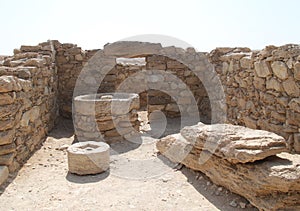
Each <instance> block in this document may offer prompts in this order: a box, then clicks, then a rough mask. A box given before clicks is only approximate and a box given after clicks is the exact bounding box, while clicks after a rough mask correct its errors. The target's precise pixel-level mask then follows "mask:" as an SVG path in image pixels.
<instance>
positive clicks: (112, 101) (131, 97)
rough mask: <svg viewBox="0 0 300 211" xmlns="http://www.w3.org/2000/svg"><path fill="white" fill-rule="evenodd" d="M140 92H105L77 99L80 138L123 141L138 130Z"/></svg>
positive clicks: (76, 130) (75, 124)
mask: <svg viewBox="0 0 300 211" xmlns="http://www.w3.org/2000/svg"><path fill="white" fill-rule="evenodd" d="M139 107H140V104H139V95H138V94H130V93H102V94H97V95H81V96H77V97H75V99H74V126H75V135H76V137H77V139H78V140H79V141H89V140H90V139H91V138H92V139H94V140H95V141H104V142H108V143H112V142H114V141H121V140H123V139H125V137H128V136H130V135H134V134H135V133H137V132H139V126H140V123H139V121H138V115H137V109H139Z"/></svg>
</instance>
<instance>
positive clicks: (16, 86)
mask: <svg viewBox="0 0 300 211" xmlns="http://www.w3.org/2000/svg"><path fill="white" fill-rule="evenodd" d="M21 89H22V87H21V85H20V83H19V81H18V79H17V78H16V77H14V76H0V92H11V91H20V90H21Z"/></svg>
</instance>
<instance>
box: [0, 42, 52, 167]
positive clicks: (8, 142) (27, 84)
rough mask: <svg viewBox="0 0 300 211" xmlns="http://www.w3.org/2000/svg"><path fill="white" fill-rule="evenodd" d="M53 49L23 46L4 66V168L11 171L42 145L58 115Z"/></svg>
mask: <svg viewBox="0 0 300 211" xmlns="http://www.w3.org/2000/svg"><path fill="white" fill-rule="evenodd" d="M51 46H52V47H53V43H52V42H50V41H49V42H45V43H40V44H39V45H37V46H22V47H21V49H20V50H18V51H15V55H14V56H9V57H6V58H4V60H3V63H2V65H0V165H5V166H7V167H8V169H9V171H10V172H14V171H16V170H17V169H19V167H20V166H22V164H23V163H24V162H25V161H26V160H27V159H28V158H29V156H30V155H31V154H32V153H33V152H34V151H35V149H36V148H37V147H39V146H40V144H41V143H42V142H43V140H44V139H45V137H46V134H47V133H48V132H49V131H50V130H51V129H52V128H53V126H54V123H55V120H56V118H57V116H58V113H57V111H58V110H57V102H56V99H57V76H56V67H55V60H54V54H55V51H54V50H53V48H52V47H51Z"/></svg>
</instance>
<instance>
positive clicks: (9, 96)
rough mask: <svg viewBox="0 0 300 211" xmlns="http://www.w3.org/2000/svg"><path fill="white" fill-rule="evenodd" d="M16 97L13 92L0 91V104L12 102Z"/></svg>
mask: <svg viewBox="0 0 300 211" xmlns="http://www.w3.org/2000/svg"><path fill="white" fill-rule="evenodd" d="M15 99H16V94H15V93H0V106H1V105H8V104H12V103H13V102H14V101H15Z"/></svg>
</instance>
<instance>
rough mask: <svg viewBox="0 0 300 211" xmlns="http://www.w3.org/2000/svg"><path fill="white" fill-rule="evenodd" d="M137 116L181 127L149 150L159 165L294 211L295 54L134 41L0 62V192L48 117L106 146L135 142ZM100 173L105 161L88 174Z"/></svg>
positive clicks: (23, 50)
mask: <svg viewBox="0 0 300 211" xmlns="http://www.w3.org/2000/svg"><path fill="white" fill-rule="evenodd" d="M113 108H114V109H113ZM139 111H146V112H147V114H148V116H149V120H150V121H151V120H153V119H154V120H155V118H156V115H152V114H153V113H155V112H156V111H159V112H161V113H163V114H164V115H165V116H166V117H167V118H174V117H181V118H182V119H181V120H182V121H183V122H184V124H183V125H182V127H183V129H181V131H180V133H177V134H173V135H170V136H167V137H161V140H160V141H159V142H158V143H157V148H158V150H159V151H160V152H161V153H162V154H163V155H164V156H166V157H167V158H169V159H170V160H172V161H174V162H179V163H182V164H184V165H185V166H187V167H189V168H191V169H193V170H196V171H201V172H203V173H205V174H206V175H207V176H208V177H209V178H210V179H211V180H212V181H213V182H214V183H216V184H219V185H222V186H224V187H226V188H228V189H229V190H231V191H232V192H235V193H238V194H240V195H242V196H244V197H245V198H247V199H248V200H249V201H250V202H251V203H252V204H253V205H254V206H256V207H258V208H259V209H261V210H276V209H280V208H282V209H283V208H289V209H297V208H298V209H299V208H300V204H299V198H300V195H299V193H300V186H299V184H300V168H299V167H300V164H299V155H298V154H299V153H300V46H299V45H292V44H289V45H284V46H280V47H275V46H267V47H266V48H265V49H263V50H261V51H253V50H250V49H249V48H216V49H214V50H213V51H211V52H210V53H202V52H197V51H195V49H193V48H187V49H182V48H178V47H174V46H170V47H162V46H161V44H154V43H142V42H116V43H113V44H108V45H106V46H104V49H99V50H82V49H81V48H80V47H78V46H77V45H75V44H68V43H64V44H62V43H60V42H59V41H56V40H51V41H47V42H43V43H40V44H38V45H36V46H21V47H20V49H15V50H14V55H13V56H4V57H2V56H1V57H0V185H1V184H3V183H5V181H6V180H7V178H8V175H9V173H10V174H13V173H15V172H17V171H18V170H19V169H20V168H21V167H22V165H23V164H24V163H25V162H26V160H27V159H28V158H29V157H30V156H31V155H32V154H33V153H34V152H35V150H36V149H38V148H39V147H40V146H41V144H42V143H43V142H44V140H45V138H46V137H47V134H48V133H49V132H50V131H51V130H52V129H53V127H54V126H55V125H56V124H57V121H58V120H59V118H58V117H63V118H69V119H73V122H74V128H75V135H76V138H77V140H79V141H104V142H107V143H109V144H110V143H113V142H118V141H122V140H125V139H127V140H130V137H131V135H134V134H139V126H140V122H139V118H138V112H139ZM156 120H157V119H156ZM157 121H159V118H158V120H157ZM199 122H202V123H205V124H202V123H199ZM187 125H188V126H187ZM184 126H187V127H184ZM87 143H88V142H87ZM87 143H86V144H87ZM88 146H90V145H88ZM91 146H92V145H91ZM93 146H94V145H93ZM79 147H81V149H82V150H83V149H85V148H89V147H86V146H79ZM94 150H96V148H95V149H94ZM75 151H76V150H75ZM75 151H72V150H70V152H71V153H72V152H75ZM79 151H80V150H79ZM91 151H93V149H92V150H91ZM106 152H108V150H107V149H106ZM73 154H74V153H73ZM75 154H76V153H75ZM106 155H107V154H106ZM75 160H76V159H75ZM70 165H71V167H70V169H71V171H72V169H73V172H75V173H76V172H77V173H78V172H81V171H85V170H86V172H88V170H87V169H79V170H78V169H76V165H75V166H74V165H73V166H72V162H71V164H70ZM87 166H92V165H86V167H87ZM107 168H108V166H107V160H106V162H105V165H104V167H103V168H101V169H97V167H95V166H92V167H91V168H90V169H92V170H91V172H88V173H99V172H102V171H103V170H105V169H107ZM79 174H81V173H79ZM83 174H85V173H83Z"/></svg>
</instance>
